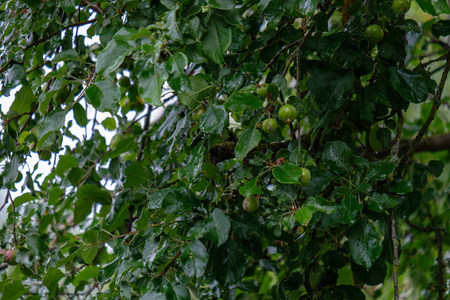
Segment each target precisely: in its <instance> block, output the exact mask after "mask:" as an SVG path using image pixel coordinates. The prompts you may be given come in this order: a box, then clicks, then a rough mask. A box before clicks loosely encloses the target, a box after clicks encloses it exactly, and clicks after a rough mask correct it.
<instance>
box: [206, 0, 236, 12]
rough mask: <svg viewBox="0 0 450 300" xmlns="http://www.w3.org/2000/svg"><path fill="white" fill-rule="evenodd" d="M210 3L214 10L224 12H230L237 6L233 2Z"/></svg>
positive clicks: (217, 0)
mask: <svg viewBox="0 0 450 300" xmlns="http://www.w3.org/2000/svg"><path fill="white" fill-rule="evenodd" d="M208 3H209V5H210V7H212V8H216V9H223V10H230V9H233V8H234V7H235V6H236V4H235V2H234V1H233V0H209V1H208Z"/></svg>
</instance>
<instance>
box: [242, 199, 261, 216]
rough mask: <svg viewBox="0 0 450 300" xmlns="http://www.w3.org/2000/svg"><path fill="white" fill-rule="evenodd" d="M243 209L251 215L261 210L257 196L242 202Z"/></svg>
mask: <svg viewBox="0 0 450 300" xmlns="http://www.w3.org/2000/svg"><path fill="white" fill-rule="evenodd" d="M242 208H243V209H244V210H245V211H246V212H249V213H252V212H255V211H256V210H257V209H258V208H259V201H258V198H256V197H255V196H250V197H248V198H245V199H244V202H242Z"/></svg>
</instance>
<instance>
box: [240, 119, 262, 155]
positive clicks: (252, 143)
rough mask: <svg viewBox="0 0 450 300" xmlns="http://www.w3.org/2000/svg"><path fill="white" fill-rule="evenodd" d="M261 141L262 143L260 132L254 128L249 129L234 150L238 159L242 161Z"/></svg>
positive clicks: (242, 135)
mask: <svg viewBox="0 0 450 300" xmlns="http://www.w3.org/2000/svg"><path fill="white" fill-rule="evenodd" d="M259 141H261V133H260V132H259V130H256V129H254V128H252V127H249V128H247V130H245V131H244V132H243V133H242V134H241V136H240V137H239V140H238V142H237V143H236V148H235V149H234V153H235V155H236V159H237V160H239V161H242V160H243V159H244V158H245V156H247V154H248V153H249V152H250V151H251V150H252V149H253V148H255V147H256V146H258V144H259Z"/></svg>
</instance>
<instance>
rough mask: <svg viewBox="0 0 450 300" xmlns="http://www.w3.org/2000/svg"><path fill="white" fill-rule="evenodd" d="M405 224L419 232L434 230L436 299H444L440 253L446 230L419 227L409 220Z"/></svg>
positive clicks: (442, 262) (441, 256)
mask: <svg viewBox="0 0 450 300" xmlns="http://www.w3.org/2000/svg"><path fill="white" fill-rule="evenodd" d="M405 222H406V224H408V225H409V226H410V227H411V228H413V229H415V230H417V231H420V232H424V233H429V232H432V231H433V232H435V234H436V243H437V246H438V255H437V257H436V261H437V263H438V285H439V287H438V299H439V300H444V293H445V291H446V287H445V277H444V269H445V265H444V258H443V253H442V234H445V235H447V232H446V230H445V229H442V228H439V227H433V226H430V227H420V226H417V225H414V224H413V223H411V221H409V220H405Z"/></svg>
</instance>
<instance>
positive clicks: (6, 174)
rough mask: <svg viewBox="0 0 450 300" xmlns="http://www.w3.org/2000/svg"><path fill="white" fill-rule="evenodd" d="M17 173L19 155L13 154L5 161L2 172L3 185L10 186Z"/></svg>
mask: <svg viewBox="0 0 450 300" xmlns="http://www.w3.org/2000/svg"><path fill="white" fill-rule="evenodd" d="M17 175H19V156H18V155H14V156H13V157H12V158H11V160H10V161H9V162H7V163H5V167H4V169H3V172H2V176H3V185H4V186H6V187H7V188H10V187H12V185H13V184H14V182H15V181H16V179H17Z"/></svg>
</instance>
